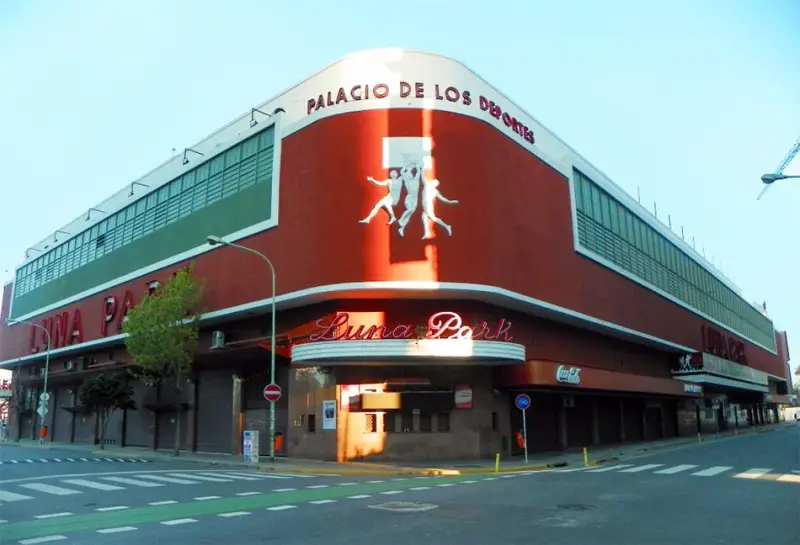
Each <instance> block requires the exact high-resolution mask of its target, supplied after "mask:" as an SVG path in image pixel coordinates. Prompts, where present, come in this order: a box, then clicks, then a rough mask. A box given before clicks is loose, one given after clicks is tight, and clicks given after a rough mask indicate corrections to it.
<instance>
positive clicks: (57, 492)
mask: <svg viewBox="0 0 800 545" xmlns="http://www.w3.org/2000/svg"><path fill="white" fill-rule="evenodd" d="M19 486H20V487H21V488H27V489H29V490H36V491H37V492H44V493H45V494H52V495H54V496H71V495H73V494H80V493H81V491H80V490H72V489H71V488H62V487H60V486H55V485H52V484H44V483H28V484H21V485H19Z"/></svg>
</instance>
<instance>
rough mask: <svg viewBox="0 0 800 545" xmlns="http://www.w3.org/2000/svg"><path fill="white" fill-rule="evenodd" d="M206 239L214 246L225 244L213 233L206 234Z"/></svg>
mask: <svg viewBox="0 0 800 545" xmlns="http://www.w3.org/2000/svg"><path fill="white" fill-rule="evenodd" d="M206 241H207V242H208V243H209V244H210V245H211V246H216V245H217V244H225V243H224V242H223V241H222V239H221V238H220V237H217V236H214V235H209V236H207V237H206Z"/></svg>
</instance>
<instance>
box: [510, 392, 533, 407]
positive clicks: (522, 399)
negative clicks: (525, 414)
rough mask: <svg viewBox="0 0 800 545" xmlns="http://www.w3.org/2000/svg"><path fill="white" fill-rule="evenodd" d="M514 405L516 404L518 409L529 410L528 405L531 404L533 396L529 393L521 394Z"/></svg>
mask: <svg viewBox="0 0 800 545" xmlns="http://www.w3.org/2000/svg"><path fill="white" fill-rule="evenodd" d="M514 405H516V406H517V409H519V410H520V411H524V410H527V409H528V407H530V406H531V398H530V397H529V396H528V394H519V395H518V396H517V397H516V399H514Z"/></svg>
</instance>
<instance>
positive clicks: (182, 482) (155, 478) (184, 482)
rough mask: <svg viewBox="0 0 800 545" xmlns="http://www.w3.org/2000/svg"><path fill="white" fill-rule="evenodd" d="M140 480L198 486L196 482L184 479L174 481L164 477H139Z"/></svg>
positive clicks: (174, 479) (173, 478)
mask: <svg viewBox="0 0 800 545" xmlns="http://www.w3.org/2000/svg"><path fill="white" fill-rule="evenodd" d="M138 477H139V478H141V479H149V480H153V481H160V482H163V483H170V484H198V481H189V480H186V479H176V478H175V477H164V476H163V475H139V476H138Z"/></svg>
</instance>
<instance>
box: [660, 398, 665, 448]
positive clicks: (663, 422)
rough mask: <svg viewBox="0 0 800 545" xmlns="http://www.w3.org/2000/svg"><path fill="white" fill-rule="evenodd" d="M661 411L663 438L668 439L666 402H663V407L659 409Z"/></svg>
mask: <svg viewBox="0 0 800 545" xmlns="http://www.w3.org/2000/svg"><path fill="white" fill-rule="evenodd" d="M659 410H660V411H661V438H662V439H666V437H667V411H666V409H665V408H664V402H663V401H662V402H661V407H660V409H659Z"/></svg>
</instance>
